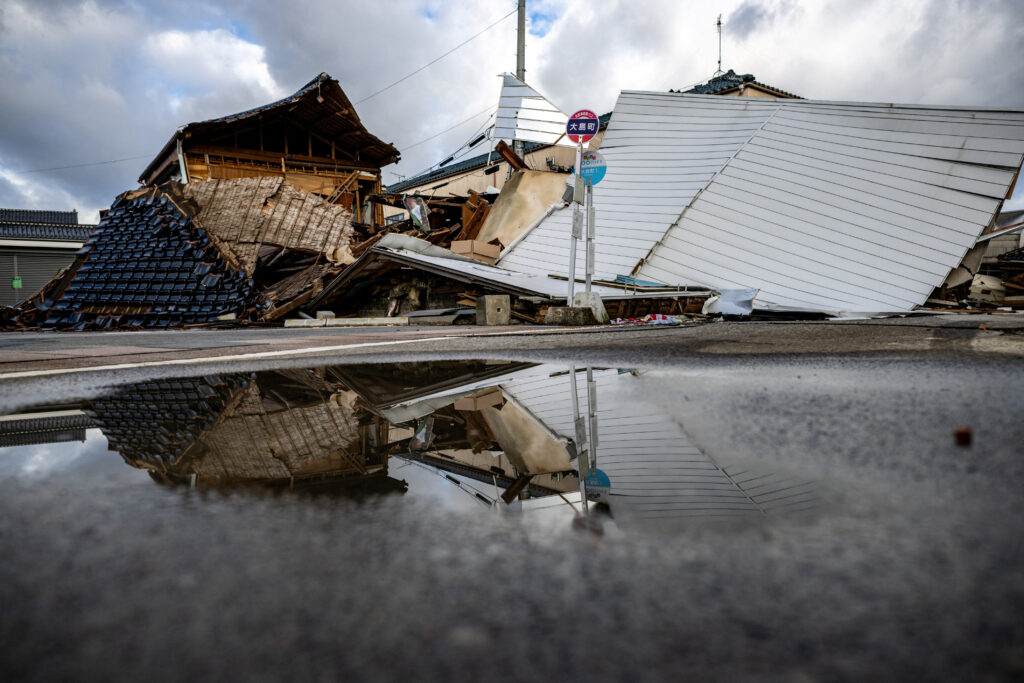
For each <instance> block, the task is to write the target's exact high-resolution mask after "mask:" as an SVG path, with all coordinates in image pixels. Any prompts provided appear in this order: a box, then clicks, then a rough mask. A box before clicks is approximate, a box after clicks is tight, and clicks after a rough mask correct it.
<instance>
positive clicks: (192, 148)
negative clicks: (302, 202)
mask: <svg viewBox="0 0 1024 683" xmlns="http://www.w3.org/2000/svg"><path fill="white" fill-rule="evenodd" d="M399 157H400V154H399V152H398V150H397V149H395V147H394V146H393V145H391V144H389V143H386V142H383V141H381V140H380V139H379V138H377V137H376V136H374V135H372V134H371V133H370V132H369V131H368V130H366V128H365V127H364V126H363V124H362V122H361V121H360V120H359V116H358V115H357V114H356V111H355V107H354V106H353V105H352V103H351V102H350V101H349V99H348V97H347V96H346V95H345V93H344V91H342V89H341V86H340V85H339V84H338V81H337V80H336V79H334V78H331V77H330V75H328V74H326V73H322V74H320V75H319V76H317V77H316V78H314V79H313V80H311V81H310V82H309V83H307V84H306V85H304V86H302V87H301V88H299V90H298V91H297V92H295V93H294V94H292V95H289V96H288V97H285V98H284V99H281V100H278V101H277V102H272V103H270V104H266V105H263V106H262V107H256V108H255V109H250V110H248V111H244V112H240V113H238V114H232V115H230V116H223V117H221V118H216V119H210V120H208V121H200V122H196V123H189V124H186V125H184V126H182V127H181V128H179V129H178V130H177V131H175V133H174V135H172V136H171V139H170V140H168V141H167V144H166V145H164V148H163V149H162V150H161V151H160V153H159V154H158V155H157V156H156V157H155V158H154V159H153V160H152V161H151V162H150V163H149V165H148V166H147V167H146V169H145V170H144V171H143V172H142V175H140V176H139V182H140V183H142V184H143V185H146V186H150V187H152V186H154V185H162V184H163V183H165V182H167V181H169V180H177V181H179V182H181V183H183V184H188V183H190V182H192V181H194V180H203V179H226V178H251V177H267V176H270V177H279V178H283V179H285V180H287V181H288V182H289V183H291V184H292V185H293V186H294V187H295V188H296V189H298V190H300V191H302V192H312V193H315V194H318V195H320V196H322V197H324V198H326V199H327V200H328V201H329V202H330V203H331V204H337V205H339V206H342V207H344V208H346V209H348V210H349V211H350V212H351V214H352V217H353V220H354V221H355V222H357V223H367V224H380V223H383V218H382V216H381V215H380V212H379V209H377V210H376V212H377V215H376V216H375V215H373V211H374V209H369V210H368V209H366V208H364V202H365V200H366V198H367V197H368V196H369V195H371V194H376V193H378V192H380V189H381V172H380V169H381V167H383V166H387V165H388V164H392V163H395V162H397V161H398V160H399Z"/></svg>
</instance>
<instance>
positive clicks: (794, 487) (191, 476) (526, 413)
mask: <svg viewBox="0 0 1024 683" xmlns="http://www.w3.org/2000/svg"><path fill="white" fill-rule="evenodd" d="M644 375H645V373H643V372H642V371H638V370H635V369H622V368H595V367H566V366H559V365H544V364H525V363H500V362H499V363H493V362H483V361H480V362H473V361H457V362H448V363H404V364H391V365H363V366H328V367H317V368H308V369H288V370H279V371H271V372H258V373H245V374H225V375H217V376H205V377H196V378H185V379H167V380H154V381H149V382H143V383H138V384H132V385H127V386H120V387H117V388H115V389H112V390H110V391H108V392H105V393H102V395H98V396H96V397H94V398H91V399H86V400H80V401H74V402H69V403H67V404H64V405H49V406H37V407H35V408H30V409H25V410H22V411H20V412H19V413H17V414H15V415H8V416H5V417H4V418H3V420H2V421H0V444H3V446H5V448H3V449H2V450H0V477H2V478H3V479H6V480H12V479H13V480H28V481H36V482H38V481H39V480H40V479H43V478H45V477H48V476H60V475H62V474H64V475H66V474H67V473H69V472H74V475H75V477H76V478H77V481H78V482H79V484H82V483H84V482H87V481H89V480H90V479H92V478H98V479H102V480H104V481H106V482H110V481H115V480H116V481H122V482H123V483H124V485H126V486H128V485H137V484H138V483H139V482H143V481H144V482H147V484H148V485H150V486H153V487H170V488H178V489H181V490H183V491H189V490H222V491H244V492H245V493H246V495H261V494H263V493H265V492H266V493H273V494H275V495H276V494H279V493H282V492H298V493H308V494H325V493H332V494H339V495H345V496H349V497H351V498H353V499H356V500H362V499H364V498H366V497H368V496H377V495H383V496H387V495H395V496H409V497H411V498H421V497H423V498H429V499H434V500H436V501H438V502H443V503H444V504H445V505H448V506H451V507H455V508H460V509H466V510H471V511H472V512H479V511H480V510H481V509H487V508H493V509H495V510H497V511H522V512H523V513H532V512H539V511H542V510H543V511H546V512H545V515H546V516H552V515H558V514H562V515H565V516H566V517H567V519H575V521H576V524H580V523H581V521H580V519H578V518H583V517H589V516H592V515H598V516H600V518H601V519H602V520H614V522H615V523H616V524H617V525H620V526H625V527H630V528H636V529H647V528H652V529H654V528H659V527H661V526H664V525H665V524H666V523H671V522H673V521H679V520H685V519H692V518H721V517H737V518H743V517H754V518H758V517H761V516H764V515H782V514H796V513H807V512H809V511H814V510H816V509H817V508H818V506H819V502H820V496H819V493H818V491H817V489H816V483H815V481H814V480H813V478H811V477H808V476H803V475H801V474H800V473H799V472H792V471H788V470H786V468H785V467H783V466H781V465H780V464H778V463H776V464H774V465H773V463H771V462H756V461H753V460H750V459H744V458H742V457H738V454H735V453H725V454H723V453H709V452H706V451H704V450H702V449H701V447H700V446H699V445H698V444H697V443H696V442H695V441H694V439H693V438H692V437H691V436H690V435H689V434H688V433H687V430H686V425H685V424H683V423H682V422H681V421H680V419H679V417H678V416H677V415H674V414H672V413H671V412H669V411H666V410H665V408H664V406H663V405H658V404H657V403H656V402H651V401H645V400H644V392H645V390H646V383H645V381H644V379H645V378H644ZM586 526H587V528H590V529H595V528H597V529H599V528H600V527H601V524H593V523H590V524H587V525H586Z"/></svg>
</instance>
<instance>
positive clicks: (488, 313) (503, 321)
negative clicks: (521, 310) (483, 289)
mask: <svg viewBox="0 0 1024 683" xmlns="http://www.w3.org/2000/svg"><path fill="white" fill-rule="evenodd" d="M511 319H512V301H511V299H510V298H509V296H508V294H487V295H485V296H482V297H480V298H479V299H477V300H476V324H477V325H508V324H509V321H510V320H511Z"/></svg>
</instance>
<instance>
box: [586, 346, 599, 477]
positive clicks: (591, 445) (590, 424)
mask: <svg viewBox="0 0 1024 683" xmlns="http://www.w3.org/2000/svg"><path fill="white" fill-rule="evenodd" d="M587 418H588V419H587V428H588V434H587V456H588V463H587V464H588V467H589V469H590V471H591V472H593V471H594V470H596V469H597V384H596V383H595V382H594V368H593V366H591V365H588V366H587Z"/></svg>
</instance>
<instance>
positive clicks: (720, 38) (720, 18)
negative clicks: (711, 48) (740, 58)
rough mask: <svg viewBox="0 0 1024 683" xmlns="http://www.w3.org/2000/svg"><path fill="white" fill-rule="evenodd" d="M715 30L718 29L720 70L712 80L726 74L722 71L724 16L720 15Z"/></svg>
mask: <svg viewBox="0 0 1024 683" xmlns="http://www.w3.org/2000/svg"><path fill="white" fill-rule="evenodd" d="M715 28H716V29H718V70H717V71H715V73H714V75H713V76H712V78H714V77H715V76H719V75H721V74H724V73H725V72H724V71H722V15H721V14H719V15H718V21H716V22H715Z"/></svg>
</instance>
